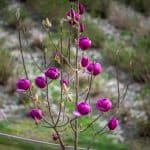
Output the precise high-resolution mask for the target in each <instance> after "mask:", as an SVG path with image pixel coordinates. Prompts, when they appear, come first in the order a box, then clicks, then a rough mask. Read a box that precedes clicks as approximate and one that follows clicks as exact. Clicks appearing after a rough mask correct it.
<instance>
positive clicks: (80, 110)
mask: <svg viewBox="0 0 150 150" xmlns="http://www.w3.org/2000/svg"><path fill="white" fill-rule="evenodd" d="M90 112H91V106H90V105H89V104H87V103H86V102H84V101H81V102H79V103H78V104H77V106H76V111H75V112H74V115H75V116H78V117H80V116H84V115H87V114H89V113H90Z"/></svg>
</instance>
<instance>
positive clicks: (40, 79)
mask: <svg viewBox="0 0 150 150" xmlns="http://www.w3.org/2000/svg"><path fill="white" fill-rule="evenodd" d="M35 84H36V86H37V87H39V88H41V89H43V88H45V87H46V85H47V79H46V77H44V76H38V77H36V78H35Z"/></svg>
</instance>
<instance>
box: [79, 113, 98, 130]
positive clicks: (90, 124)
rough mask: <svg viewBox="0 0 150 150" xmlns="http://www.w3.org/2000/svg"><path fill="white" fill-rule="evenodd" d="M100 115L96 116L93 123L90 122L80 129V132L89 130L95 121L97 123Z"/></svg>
mask: <svg viewBox="0 0 150 150" xmlns="http://www.w3.org/2000/svg"><path fill="white" fill-rule="evenodd" d="M100 117H101V115H99V116H98V117H96V118H95V119H94V120H93V121H92V122H91V123H89V124H88V125H87V127H86V128H84V129H82V130H80V132H84V131H86V130H87V129H88V128H89V127H91V126H92V125H93V123H95V122H96V121H97V120H98V119H99V118H100Z"/></svg>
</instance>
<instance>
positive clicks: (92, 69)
mask: <svg viewBox="0 0 150 150" xmlns="http://www.w3.org/2000/svg"><path fill="white" fill-rule="evenodd" d="M87 70H88V72H89V73H92V74H93V75H94V76H96V75H98V74H100V73H101V72H102V66H101V64H99V63H90V64H89V65H88V66H87Z"/></svg>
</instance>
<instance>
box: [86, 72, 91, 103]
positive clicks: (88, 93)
mask: <svg viewBox="0 0 150 150" xmlns="http://www.w3.org/2000/svg"><path fill="white" fill-rule="evenodd" d="M92 79H93V75H92V73H91V77H90V82H89V89H88V92H87V95H86V98H85V102H86V101H87V100H88V97H89V95H90V91H91V87H92Z"/></svg>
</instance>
